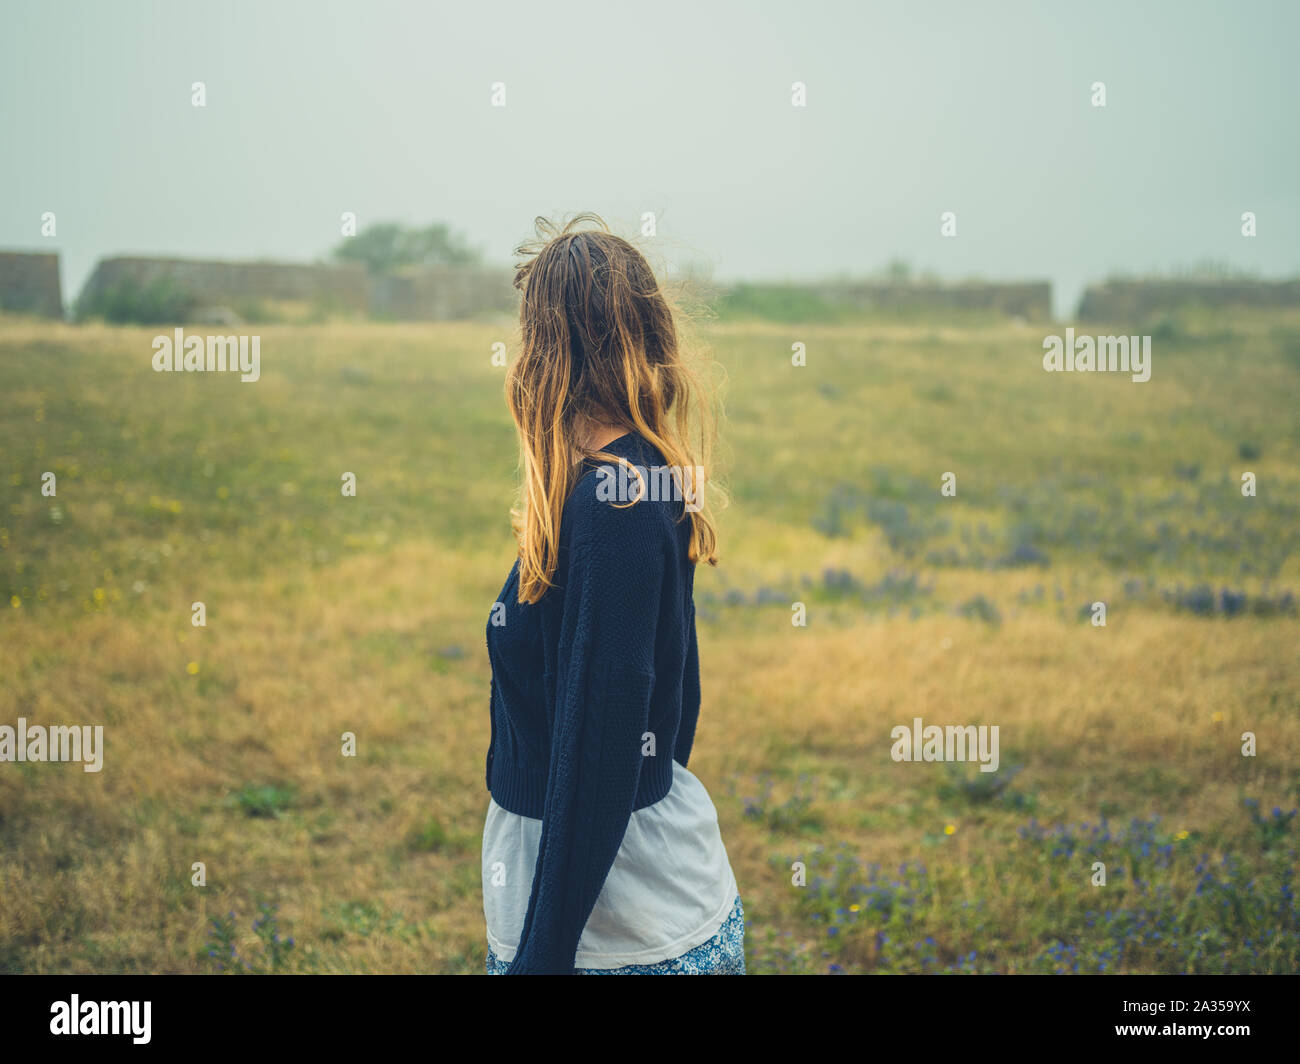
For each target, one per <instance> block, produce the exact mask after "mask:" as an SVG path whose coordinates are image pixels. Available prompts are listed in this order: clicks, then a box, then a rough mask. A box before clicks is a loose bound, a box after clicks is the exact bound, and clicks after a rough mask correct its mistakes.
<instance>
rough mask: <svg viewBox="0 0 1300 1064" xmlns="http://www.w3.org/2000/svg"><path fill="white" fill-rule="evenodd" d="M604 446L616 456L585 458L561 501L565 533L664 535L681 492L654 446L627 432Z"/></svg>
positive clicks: (678, 509) (674, 516) (619, 536)
mask: <svg viewBox="0 0 1300 1064" xmlns="http://www.w3.org/2000/svg"><path fill="white" fill-rule="evenodd" d="M606 450H607V451H608V452H609V453H611V454H613V455H615V456H616V457H617V458H620V459H622V460H621V461H616V462H611V461H607V460H603V459H597V460H593V459H588V460H587V466H588V468H587V471H586V472H585V473H584V474H583V475H582V476H581V477H580V478H579V480H578V483H577V484H576V485H575V486H574V489H573V491H572V493H571V494H570V495H569V499H568V501H567V503H566V504H565V511H564V519H565V523H566V524H567V525H569V528H570V531H571V533H572V534H574V535H579V536H583V537H584V538H585V537H592V536H600V537H614V538H616V539H628V538H633V537H637V536H654V537H656V538H658V537H661V536H667V535H668V534H669V533H670V532H671V529H672V527H673V525H674V524H675V522H676V519H677V516H678V514H680V512H681V505H682V504H681V500H680V494H681V493H680V491H679V490H677V488H676V480H675V478H674V477H673V476H672V473H671V470H670V469H669V467H668V466H667V465H666V464H665V463H664V461H663V457H662V455H660V453H659V451H658V449H657V448H655V447H654V445H653V444H651V443H650V442H649V441H648V440H645V439H643V438H642V437H641V436H638V435H636V434H629V435H628V436H626V437H622V438H620V439H619V440H616V441H615V442H614V444H611V445H609V446H608V447H607V448H606Z"/></svg>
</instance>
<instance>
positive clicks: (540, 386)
mask: <svg viewBox="0 0 1300 1064" xmlns="http://www.w3.org/2000/svg"><path fill="white" fill-rule="evenodd" d="M589 225H590V226H594V228H587V226H589ZM536 228H537V239H536V240H534V241H530V242H528V243H525V244H521V245H520V246H519V247H518V248H516V249H515V253H516V254H517V255H520V256H523V258H522V260H521V261H520V262H518V263H517V272H516V274H515V287H516V288H518V289H519V290H520V291H521V292H522V293H523V300H522V303H521V306H520V311H519V323H520V329H521V333H522V336H521V341H522V342H521V344H520V354H519V357H518V358H516V359H515V361H514V363H513V364H512V365H511V366H510V369H509V371H508V373H507V375H506V404H507V406H508V407H509V408H510V415H511V417H513V418H514V422H515V427H516V428H517V429H518V431H519V446H520V465H521V471H522V484H521V488H520V499H519V505H518V506H517V507H516V508H515V509H513V510H511V518H512V521H511V524H512V526H513V528H514V531H515V537H516V539H517V540H518V544H519V559H520V563H519V568H520V572H519V601H520V602H536V601H538V600H539V599H540V598H541V597H542V596H543V595H544V594H545V593H546V591H547V589H548V588H549V587H550V586H551V583H552V579H553V577H554V575H555V568H556V565H557V563H558V560H559V542H560V519H561V515H562V514H563V510H564V503H565V501H566V500H567V499H568V497H569V493H570V492H571V491H572V490H573V487H574V485H575V484H576V483H577V481H578V479H579V476H580V475H581V470H580V465H581V459H582V458H583V457H584V450H583V448H582V446H581V442H580V433H581V431H582V429H583V428H584V427H585V426H587V425H590V424H593V423H602V422H603V423H606V424H612V425H614V426H616V427H618V428H622V429H625V430H626V431H628V432H633V431H634V432H637V433H639V434H640V435H641V436H643V437H644V438H645V439H646V440H648V441H649V442H650V443H652V444H654V445H655V446H656V447H657V448H658V449H659V451H660V452H661V453H662V454H663V457H664V458H665V460H666V461H667V463H668V466H669V467H670V468H671V469H672V470H673V473H674V476H675V477H677V478H678V486H679V488H681V489H682V490H683V491H688V490H689V491H691V492H692V493H693V494H691V495H689V496H687V497H689V498H690V499H691V501H692V503H693V505H692V506H691V507H687V508H684V512H683V515H682V517H683V519H689V520H690V521H691V525H692V527H691V540H690V552H689V556H690V560H691V561H692V562H698V561H700V560H701V559H703V560H705V561H707V562H708V563H709V564H710V565H716V564H717V535H716V532H715V530H714V527H713V523H712V520H711V519H710V517H709V510H710V507H709V496H708V493H706V492H705V484H706V482H707V470H708V467H709V464H710V463H711V459H712V447H713V442H714V438H715V434H716V412H715V410H714V408H713V405H712V403H711V402H706V401H705V398H706V397H705V395H704V392H703V389H702V388H701V386H700V383H699V380H698V378H697V377H696V375H695V374H694V373H693V372H692V371H691V369H690V368H688V366H687V365H686V362H685V359H684V358H683V356H682V352H681V351H680V350H679V342H678V327H677V326H678V322H677V319H676V314H675V312H674V309H673V307H672V305H671V304H670V302H669V301H668V299H667V297H666V296H665V295H664V292H663V291H662V289H661V287H660V285H659V283H658V281H657V280H656V279H655V276H654V272H653V271H652V270H651V268H650V265H649V263H647V262H646V260H645V257H644V256H643V255H642V254H641V253H640V252H639V251H638V250H637V249H636V248H635V247H633V246H632V245H631V244H630V243H628V242H627V241H626V240H623V239H622V238H621V237H618V236H615V235H614V234H613V233H611V232H610V230H609V227H608V226H607V225H605V223H604V222H603V221H602V220H601V219H600V218H599V217H598V216H596V215H594V214H579V215H576V216H575V217H574V218H572V219H571V220H570V221H569V222H568V223H567V224H566V225H565V226H564V227H563V228H562V229H557V227H556V226H554V225H552V224H551V223H550V222H548V221H547V220H546V219H544V218H538V219H537V220H536ZM692 431H694V432H695V434H696V438H697V440H698V443H697V444H695V445H692V444H691V442H690V440H691V435H692ZM585 454H586V456H589V457H594V458H597V459H603V460H606V461H612V462H615V463H617V462H621V461H622V459H621V458H619V456H617V455H613V454H610V453H609V452H607V451H604V450H600V451H595V452H585ZM683 470H691V471H695V474H694V475H695V483H694V484H693V485H692V486H691V487H690V488H689V489H688V488H687V487H686V486H685V485H683V484H682V483H681V476H682V471H683ZM700 474H704V475H700Z"/></svg>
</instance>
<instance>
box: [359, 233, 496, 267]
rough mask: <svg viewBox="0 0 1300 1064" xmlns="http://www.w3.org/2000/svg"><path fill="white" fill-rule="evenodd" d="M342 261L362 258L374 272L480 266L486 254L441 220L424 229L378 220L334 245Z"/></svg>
mask: <svg viewBox="0 0 1300 1064" xmlns="http://www.w3.org/2000/svg"><path fill="white" fill-rule="evenodd" d="M334 257H335V258H336V259H338V260H339V261H341V262H360V263H362V264H363V265H364V266H365V267H366V269H367V270H369V271H370V272H371V273H373V274H383V273H391V272H392V271H393V270H395V269H398V268H399V267H402V266H477V265H479V264H480V263H481V262H482V260H483V257H482V254H481V253H480V252H479V251H477V250H476V249H474V248H472V247H470V246H469V245H468V244H467V243H466V242H465V240H464V239H463V238H462V237H460V236H458V235H457V234H455V233H453V232H452V231H451V228H450V227H449V226H447V225H444V224H442V223H441V222H434V223H433V224H431V225H428V226H425V227H424V228H423V229H418V228H417V229H413V228H408V227H407V226H403V225H400V224H398V223H397V222H376V223H375V224H374V225H371V226H368V227H366V228H365V229H363V230H362V231H361V232H360V233H358V234H357V235H356V236H354V237H349V238H348V239H346V240H344V241H343V242H342V243H341V244H339V245H338V246H337V247H336V248H335V249H334Z"/></svg>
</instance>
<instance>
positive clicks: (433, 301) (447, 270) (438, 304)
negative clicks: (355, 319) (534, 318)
mask: <svg viewBox="0 0 1300 1064" xmlns="http://www.w3.org/2000/svg"><path fill="white" fill-rule="evenodd" d="M492 311H500V312H505V313H511V314H517V313H518V311H519V293H518V291H516V289H515V287H514V275H513V274H511V273H508V272H506V271H503V270H474V269H466V268H462V267H450V266H427V267H422V268H418V269H411V270H403V271H399V272H396V273H393V274H390V275H388V276H385V277H377V278H374V279H373V280H372V281H371V288H370V312H371V313H372V314H374V315H375V316H376V317H379V318H393V319H396V320H398V321H442V320H445V319H448V318H468V317H473V316H474V315H476V314H481V313H484V312H492Z"/></svg>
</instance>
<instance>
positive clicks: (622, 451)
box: [483, 215, 745, 975]
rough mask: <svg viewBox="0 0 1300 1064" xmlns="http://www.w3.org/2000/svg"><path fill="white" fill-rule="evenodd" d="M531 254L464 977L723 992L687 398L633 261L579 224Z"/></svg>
mask: <svg viewBox="0 0 1300 1064" xmlns="http://www.w3.org/2000/svg"><path fill="white" fill-rule="evenodd" d="M589 223H591V224H593V225H594V226H595V228H589V227H587V226H588V224H589ZM538 236H539V240H538V241H537V242H536V243H532V244H526V245H524V246H522V247H520V248H519V249H517V252H518V253H519V254H521V255H523V256H524V259H523V261H522V262H521V263H520V264H519V270H518V273H517V274H516V276H515V286H516V287H517V288H519V289H520V290H521V291H522V293H523V302H522V306H521V309H520V324H521V326H522V349H521V351H520V354H519V357H518V359H517V360H516V361H515V362H514V364H513V365H512V367H511V369H510V371H509V374H508V378H507V381H506V401H507V404H508V406H509V408H510V413H511V416H512V417H513V418H514V422H515V426H516V427H517V429H518V431H519V444H520V453H521V457H522V467H523V484H522V488H521V505H520V507H519V509H517V510H515V511H513V516H514V527H515V535H516V538H517V540H518V547H519V550H518V558H517V559H516V561H515V564H514V568H513V569H511V571H510V575H509V577H508V578H507V579H506V583H505V587H503V588H502V589H501V594H500V596H499V600H498V602H497V603H496V604H495V605H494V607H493V611H492V616H491V618H490V620H489V622H488V626H487V646H488V657H489V659H490V661H491V665H492V686H491V700H490V706H491V718H492V739H491V745H490V746H489V748H488V755H487V786H488V790H489V791H490V792H491V800H490V802H489V805H488V813H487V822H486V824H485V826H484V831H483V912H484V916H485V917H486V919H487V939H488V947H489V949H488V956H487V970H488V972H489V974H501V975H527V974H562V975H570V974H593V975H594V974H612V975H625V974H626V975H631V974H643V973H645V974H656V973H665V974H732V973H734V974H744V970H745V955H744V911H743V909H742V908H741V903H740V895H739V893H738V890H737V886H736V878H735V876H734V875H733V874H732V870H731V865H730V862H729V861H728V860H727V851H726V849H725V848H724V846H723V844H722V837H721V835H720V834H719V832H718V818H717V813H716V812H715V811H714V808H713V803H712V802H711V801H710V800H709V795H708V792H707V791H705V789H704V786H703V785H702V784H701V783H700V781H699V780H698V779H696V778H695V776H694V775H692V774H691V773H690V772H689V771H688V770H687V768H686V763H687V760H688V758H689V757H690V753H691V745H692V743H693V741H694V738H695V724H696V720H697V718H698V715H699V707H700V679H699V656H698V652H697V649H696V641H695V606H694V603H693V601H692V592H693V588H694V581H695V564H696V563H697V562H699V561H700V560H701V559H704V560H705V561H708V562H709V563H710V564H716V557H715V538H714V530H713V526H712V524H711V523H710V521H709V519H708V518H707V516H706V514H705V508H704V507H703V498H702V493H703V480H704V477H703V475H702V473H703V469H702V466H701V465H700V463H701V462H702V461H703V460H704V455H703V450H704V448H706V447H707V444H708V441H709V437H710V435H711V431H712V430H711V427H706V428H705V429H704V430H702V431H701V433H700V436H701V449H700V453H698V454H697V453H694V452H692V451H688V439H689V437H690V435H691V427H692V417H691V415H692V413H693V411H694V408H695V407H697V406H700V404H699V402H698V396H697V395H696V394H693V393H695V392H696V385H695V383H694V381H693V379H692V377H691V376H690V374H689V373H688V371H687V368H686V366H685V364H684V362H683V359H682V357H681V354H680V352H679V350H678V341H677V329H676V327H675V324H674V318H673V312H672V309H671V308H670V306H669V304H668V301H667V300H666V298H665V297H664V295H663V293H662V292H661V291H660V288H659V285H658V284H657V283H656V281H655V278H654V275H653V272H652V271H651V269H650V267H649V265H648V264H647V263H646V261H645V259H644V258H643V257H642V256H641V254H640V253H639V252H638V251H637V250H636V249H635V248H633V247H632V245H631V244H629V243H627V242H626V241H625V240H621V239H619V238H618V237H616V236H614V235H612V234H611V233H610V232H609V231H608V229H607V228H606V227H605V225H604V223H603V222H601V221H600V219H599V218H596V217H595V216H594V215H579V216H578V217H577V218H575V219H574V220H573V221H572V222H570V223H569V224H568V225H567V226H566V227H565V228H564V229H563V230H562V231H559V232H557V231H556V230H555V229H554V228H552V227H551V226H549V225H547V224H546V223H545V222H544V221H542V220H541V219H539V220H538ZM700 413H702V414H704V415H706V416H705V417H704V418H703V421H702V422H701V424H702V425H705V426H711V420H710V418H709V417H708V416H707V414H708V413H709V412H708V411H707V410H703V409H701V411H700Z"/></svg>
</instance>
